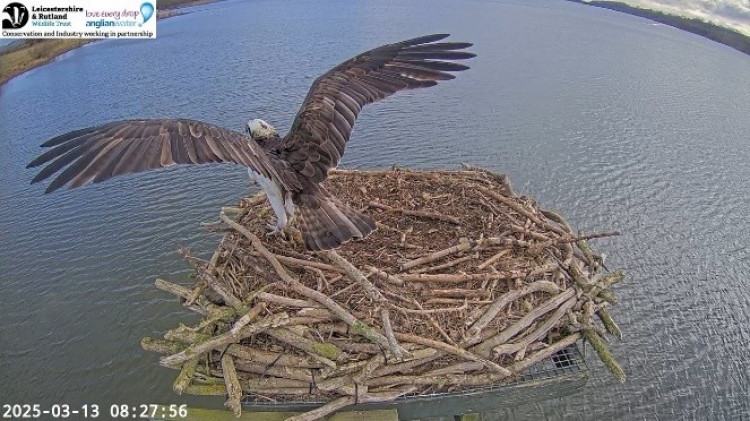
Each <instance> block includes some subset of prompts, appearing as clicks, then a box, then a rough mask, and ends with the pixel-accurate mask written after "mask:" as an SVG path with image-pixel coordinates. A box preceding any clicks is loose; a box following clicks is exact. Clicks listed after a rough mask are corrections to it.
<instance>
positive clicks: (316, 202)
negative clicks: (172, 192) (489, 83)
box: [27, 34, 474, 250]
mask: <svg viewBox="0 0 750 421" xmlns="http://www.w3.org/2000/svg"><path fill="white" fill-rule="evenodd" d="M447 36H448V35H447V34H436V35H427V36H423V37H419V38H414V39H410V40H406V41H402V42H398V43H395V44H388V45H383V46H381V47H378V48H375V49H373V50H370V51H367V52H365V53H362V54H360V55H358V56H356V57H353V58H351V59H349V60H347V61H345V62H343V63H341V64H339V65H338V66H336V67H334V68H333V69H331V70H329V71H328V72H326V73H325V74H323V75H322V76H320V77H319V78H317V79H316V80H315V82H314V83H313V84H312V87H311V88H310V91H309V93H308V94H307V97H306V98H305V102H304V103H303V104H302V108H301V109H300V110H299V112H298V113H297V116H296V117H295V119H294V123H293V124H292V128H291V130H290V131H289V133H287V135H286V136H284V137H283V138H282V137H280V136H279V135H278V134H277V133H276V130H275V129H274V128H273V127H272V126H271V125H270V124H268V123H266V122H265V121H263V120H260V119H255V120H251V121H249V122H248V123H247V128H246V131H247V133H248V134H249V137H248V136H246V135H245V134H243V133H239V132H236V131H233V130H227V129H224V128H221V127H218V126H215V125H213V124H209V123H204V122H201V121H195V120H186V119H157V120H124V121H115V122H111V123H107V124H104V125H100V126H96V127H90V128H85V129H81V130H75V131H72V132H69V133H66V134H63V135H61V136H57V137H55V138H53V139H50V140H49V141H47V142H45V143H44V144H42V146H43V147H52V149H50V150H48V151H46V152H45V153H43V154H42V155H40V156H39V157H37V158H36V159H34V160H33V161H31V162H30V163H29V165H28V166H27V168H29V167H36V166H39V165H42V164H45V163H48V164H47V166H45V167H44V168H43V169H42V170H41V171H40V172H39V174H37V176H36V177H34V179H33V180H32V183H36V182H38V181H42V180H44V179H46V178H48V177H50V176H51V175H53V174H55V173H57V172H58V171H61V170H62V171H61V172H60V173H59V174H58V175H57V177H56V178H55V179H54V180H53V181H52V182H51V183H50V185H49V187H47V190H46V193H50V192H53V191H55V190H57V189H59V188H60V187H62V186H64V185H66V184H67V185H68V186H69V188H75V187H79V186H82V185H84V184H86V183H88V182H94V183H98V182H101V181H104V180H107V179H110V178H112V177H115V176H118V175H122V174H128V173H136V172H142V171H147V170H152V169H157V168H162V167H167V166H170V165H175V164H207V163H212V162H229V163H234V164H239V165H243V166H245V167H247V169H248V174H249V175H250V177H251V178H252V179H253V180H255V181H256V182H257V183H258V184H259V185H260V187H261V188H262V189H263V190H264V191H265V192H266V194H267V197H268V201H269V202H270V204H271V207H272V209H273V211H274V213H275V214H276V223H275V225H269V229H270V230H271V232H270V233H269V234H273V233H276V232H278V231H279V230H282V229H283V228H284V227H285V226H286V225H287V224H288V223H289V220H290V219H291V217H293V216H294V214H295V210H298V211H299V215H300V219H301V221H300V222H301V231H302V235H303V239H304V241H305V246H306V247H307V248H308V249H310V250H328V249H333V248H337V247H339V246H340V245H341V244H343V243H345V242H347V241H349V240H351V239H353V238H364V237H366V236H367V235H368V234H370V233H371V232H372V231H373V230H375V223H374V221H373V220H372V219H371V218H369V217H368V216H366V215H364V214H362V213H360V212H358V211H356V210H354V209H352V208H350V207H348V206H346V205H345V204H343V203H342V202H340V201H339V200H337V199H336V198H335V197H333V196H332V195H331V194H329V193H328V192H327V191H326V189H325V188H324V187H323V185H322V183H323V181H325V179H326V178H327V177H328V172H329V171H330V170H331V169H332V168H335V167H336V165H338V163H339V160H340V159H341V156H342V155H343V153H344V147H345V146H346V142H347V141H348V140H349V136H350V135H351V132H352V128H353V127H354V121H355V120H356V118H357V115H358V114H359V112H360V111H361V110H362V107H363V106H365V105H366V104H370V103H372V102H375V101H378V100H381V99H383V98H385V97H387V96H390V95H391V94H394V93H396V92H398V91H401V90H404V89H413V88H422V87H429V86H433V85H436V84H437V82H438V81H440V80H449V79H453V78H454V76H453V75H451V74H450V73H449V72H455V71H461V70H466V69H468V66H465V65H463V64H459V63H455V62H453V61H452V60H463V59H468V58H471V57H474V54H472V53H469V52H466V51H461V50H464V49H466V48H468V47H470V46H471V45H472V44H470V43H464V42H437V41H440V40H442V39H444V38H446V37H447Z"/></svg>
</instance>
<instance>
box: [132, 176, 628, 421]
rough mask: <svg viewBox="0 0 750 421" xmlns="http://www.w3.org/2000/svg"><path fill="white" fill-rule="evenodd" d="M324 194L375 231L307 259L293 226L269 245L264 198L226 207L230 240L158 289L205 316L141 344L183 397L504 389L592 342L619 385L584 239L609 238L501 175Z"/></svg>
mask: <svg viewBox="0 0 750 421" xmlns="http://www.w3.org/2000/svg"><path fill="white" fill-rule="evenodd" d="M326 187H327V188H328V189H329V190H330V191H331V192H332V193H333V194H334V195H335V196H337V197H338V198H340V199H341V200H343V201H344V202H346V203H348V204H349V205H350V206H352V207H354V208H358V209H360V210H362V211H363V212H364V213H366V214H368V215H369V216H371V217H372V218H373V219H374V220H375V221H377V224H378V230H377V231H376V232H374V233H373V234H372V235H371V236H370V237H368V238H367V239H366V240H363V241H355V242H350V243H348V244H345V245H344V246H343V247H341V248H340V249H339V250H336V251H326V252H309V251H306V250H305V249H304V247H303V245H302V241H301V236H300V234H299V232H298V231H296V230H295V229H294V228H292V229H290V230H288V231H287V233H286V234H287V235H286V236H285V238H284V237H282V236H272V237H267V236H266V235H265V226H266V223H268V219H269V218H270V217H271V215H272V212H271V211H270V209H269V207H268V205H267V202H266V200H265V196H264V195H263V194H262V193H260V194H258V195H256V196H253V197H250V198H247V199H244V200H242V201H241V203H240V205H239V206H238V207H227V208H223V209H222V212H221V215H220V218H221V225H214V227H213V229H214V230H221V231H225V236H224V238H223V239H222V241H221V243H220V244H219V247H218V248H217V250H216V252H215V253H214V255H213V256H212V257H211V259H210V260H208V261H206V260H201V259H199V258H197V257H194V256H192V255H191V254H190V253H189V251H187V250H183V253H184V255H185V257H186V258H187V259H188V261H189V262H190V263H191V264H192V265H193V266H194V267H195V270H196V275H197V276H196V280H197V283H196V285H194V286H192V287H190V288H188V287H184V286H180V285H177V284H173V283H170V282H168V281H165V280H162V279H158V280H157V282H156V284H157V287H158V288H160V289H162V290H165V291H169V292H171V293H173V294H175V295H177V296H178V297H180V298H181V300H182V302H183V304H184V305H185V306H186V307H188V308H190V309H192V310H195V311H197V312H198V313H200V314H202V315H203V316H204V318H203V320H202V321H201V323H199V324H198V325H197V326H192V327H187V326H184V325H180V326H179V327H178V328H176V329H173V330H170V331H168V332H167V333H166V334H165V335H164V339H155V338H144V340H143V342H142V345H143V347H144V348H145V349H148V350H152V351H157V352H161V353H163V354H167V355H166V356H163V357H162V358H161V360H160V363H161V364H162V365H163V366H166V367H170V368H176V369H180V374H179V375H178V376H177V379H176V380H175V383H174V389H175V391H176V392H177V393H194V394H203V395H206V394H208V395H211V394H214V395H223V396H227V407H228V408H230V409H232V410H234V411H235V413H237V414H239V412H240V410H241V405H240V399H241V397H242V396H243V395H244V396H251V397H254V398H256V399H264V400H272V401H273V400H279V401H289V400H290V399H292V400H297V401H306V400H308V401H309V400H315V401H327V402H328V403H327V404H326V405H324V406H322V407H321V408H319V409H316V410H314V411H312V412H309V413H305V414H302V415H298V416H296V417H295V419H296V420H310V419H317V418H320V417H323V416H325V415H326V414H329V413H331V412H333V411H335V410H338V409H340V408H342V407H344V406H346V405H350V404H354V403H362V402H382V401H389V400H393V399H395V398H397V397H399V396H403V395H410V394H423V393H435V392H445V391H460V390H461V389H464V388H471V387H477V386H482V385H490V384H500V383H503V382H507V381H509V380H511V379H512V378H514V377H515V376H517V375H519V374H521V373H523V371H524V370H525V369H526V368H528V367H529V366H531V365H532V364H534V363H536V362H539V361H541V360H543V359H545V358H548V357H550V356H551V355H553V354H554V353H556V352H558V351H560V350H561V349H563V348H565V347H567V346H569V345H571V344H573V343H575V342H576V341H578V340H579V339H582V338H584V339H586V340H587V341H588V342H590V343H591V344H592V345H593V348H594V349H595V350H596V351H597V354H598V355H599V356H600V357H601V358H602V360H603V361H604V363H605V364H606V365H607V367H609V368H610V370H611V371H612V373H613V374H614V375H615V376H616V377H617V378H618V379H620V380H623V379H624V373H623V372H622V370H621V368H620V367H619V366H618V364H617V363H616V361H615V360H614V359H613V358H612V355H611V354H610V352H609V350H608V348H607V345H606V342H605V341H604V340H603V336H604V335H605V334H606V333H609V334H611V335H614V336H617V337H620V336H621V333H620V330H619V328H618V327H617V325H616V324H615V322H614V321H613V320H612V318H611V317H610V315H609V314H608V313H607V307H608V306H609V305H610V304H613V303H615V297H614V295H613V294H612V292H611V291H610V286H611V285H612V284H614V283H616V282H619V281H621V280H622V279H623V274H622V273H621V272H610V271H609V270H607V269H606V268H605V266H604V264H603V258H602V257H601V256H600V255H598V254H596V253H595V252H594V251H593V250H592V249H591V247H590V246H589V245H588V242H587V240H590V239H592V238H598V237H604V236H611V235H616V234H617V233H616V232H601V233H590V234H584V233H580V232H578V233H577V232H574V231H573V230H572V229H571V227H570V226H569V225H568V223H567V222H566V221H565V220H564V219H563V218H562V217H561V216H560V215H558V214H556V213H554V212H552V211H549V210H545V209H542V208H540V207H539V206H538V205H537V204H536V203H535V202H534V200H533V199H531V198H529V197H525V196H518V195H516V194H515V193H514V192H513V190H512V188H511V186H510V184H509V182H508V179H507V177H505V176H504V175H498V174H494V173H491V172H489V171H485V170H482V169H478V168H471V167H467V168H465V169H462V170H459V171H406V170H398V169H394V170H390V171H373V172H359V171H335V172H334V173H332V175H331V177H330V178H329V180H328V181H327V182H326Z"/></svg>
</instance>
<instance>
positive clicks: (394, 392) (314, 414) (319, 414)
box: [286, 386, 416, 421]
mask: <svg viewBox="0 0 750 421" xmlns="http://www.w3.org/2000/svg"><path fill="white" fill-rule="evenodd" d="M415 390H416V387H413V386H407V387H400V388H394V389H391V390H390V391H388V392H370V393H364V394H361V395H359V396H356V397H355V396H345V397H342V398H338V399H335V400H332V401H331V402H328V403H327V404H325V405H323V406H321V407H319V408H317V409H313V410H312V411H309V412H305V413H303V414H299V415H295V416H293V417H290V418H287V419H286V421H315V420H320V419H322V418H324V417H325V416H326V415H329V414H331V413H333V412H336V411H338V410H339V409H341V408H343V407H345V406H349V405H354V404H355V403H375V402H391V401H393V400H395V399H396V398H398V397H400V396H403V395H407V394H409V393H412V392H414V391H415Z"/></svg>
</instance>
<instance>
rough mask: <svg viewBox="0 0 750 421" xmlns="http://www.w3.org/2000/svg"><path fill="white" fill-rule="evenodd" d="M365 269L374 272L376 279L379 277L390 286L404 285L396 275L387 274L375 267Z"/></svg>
mask: <svg viewBox="0 0 750 421" xmlns="http://www.w3.org/2000/svg"><path fill="white" fill-rule="evenodd" d="M365 269H367V270H368V271H370V272H372V273H373V274H374V275H375V276H376V277H378V278H380V279H382V280H384V281H386V282H388V283H390V284H393V285H399V286H401V285H403V284H404V281H403V279H401V278H399V277H398V276H396V275H391V274H390V273H388V272H386V271H384V270H381V269H378V268H376V267H375V266H365Z"/></svg>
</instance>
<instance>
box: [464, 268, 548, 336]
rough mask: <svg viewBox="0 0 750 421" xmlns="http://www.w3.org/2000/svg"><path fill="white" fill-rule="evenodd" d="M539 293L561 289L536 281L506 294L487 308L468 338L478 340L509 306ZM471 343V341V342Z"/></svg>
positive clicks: (469, 332) (545, 282)
mask: <svg viewBox="0 0 750 421" xmlns="http://www.w3.org/2000/svg"><path fill="white" fill-rule="evenodd" d="M537 291H544V292H547V293H549V294H557V293H558V292H560V288H559V287H558V286H557V285H556V284H555V283H554V282H550V281H536V282H534V283H532V284H529V285H526V286H525V287H523V288H521V289H517V290H515V291H510V292H506V293H505V294H503V295H501V296H500V298H498V299H497V300H496V301H495V302H494V303H492V305H490V306H489V307H488V308H487V311H486V312H485V313H484V314H483V315H482V317H480V318H479V320H477V321H476V322H475V323H474V324H473V325H472V326H471V328H469V331H468V332H467V333H468V336H469V337H470V338H476V337H478V336H479V333H480V332H481V331H482V330H483V329H484V328H485V327H487V325H489V324H490V322H492V321H493V320H495V318H496V317H497V315H498V314H500V312H501V311H502V310H503V309H504V308H505V306H507V305H508V304H510V303H512V302H513V301H516V300H517V299H519V298H522V297H524V296H526V295H528V294H531V293H533V292H537ZM469 342H471V341H469Z"/></svg>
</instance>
